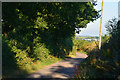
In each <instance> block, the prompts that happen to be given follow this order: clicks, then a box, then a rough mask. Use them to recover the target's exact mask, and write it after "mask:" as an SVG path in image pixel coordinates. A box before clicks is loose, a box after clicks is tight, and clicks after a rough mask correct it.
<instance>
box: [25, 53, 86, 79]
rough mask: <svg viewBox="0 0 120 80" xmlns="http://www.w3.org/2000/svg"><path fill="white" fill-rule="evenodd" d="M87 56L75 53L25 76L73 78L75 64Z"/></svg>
mask: <svg viewBox="0 0 120 80" xmlns="http://www.w3.org/2000/svg"><path fill="white" fill-rule="evenodd" d="M86 57H87V55H86V54H82V53H76V57H72V58H67V59H65V60H63V61H59V62H57V63H54V64H52V65H49V66H46V67H44V68H43V69H41V70H39V71H37V72H35V73H32V74H30V75H29V76H27V78H63V79H68V78H73V77H74V76H75V73H76V65H78V64H80V62H81V61H82V60H83V59H85V58H86Z"/></svg>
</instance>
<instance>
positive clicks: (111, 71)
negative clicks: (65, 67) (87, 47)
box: [76, 19, 120, 79]
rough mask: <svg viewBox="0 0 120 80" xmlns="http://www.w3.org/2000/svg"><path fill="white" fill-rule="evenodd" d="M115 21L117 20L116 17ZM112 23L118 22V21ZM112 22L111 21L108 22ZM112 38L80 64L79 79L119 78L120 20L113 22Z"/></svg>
mask: <svg viewBox="0 0 120 80" xmlns="http://www.w3.org/2000/svg"><path fill="white" fill-rule="evenodd" d="M114 21H116V20H115V19H114ZM114 21H113V22H112V23H116V22H114ZM108 23H109V24H111V22H110V21H109V22H108ZM110 27H112V28H111V29H114V30H110V31H111V32H110V38H109V40H106V42H104V43H103V45H102V48H101V50H97V49H96V50H93V51H91V52H90V54H89V56H88V58H87V59H86V60H84V61H83V62H82V63H80V65H79V69H78V71H79V72H78V73H77V75H76V78H77V79H98V78H113V79H118V77H119V75H120V72H119V71H120V54H119V53H120V45H119V41H120V36H119V34H120V30H119V29H120V21H118V22H117V24H111V25H109V27H108V28H110Z"/></svg>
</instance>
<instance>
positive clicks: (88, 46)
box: [74, 40, 98, 53]
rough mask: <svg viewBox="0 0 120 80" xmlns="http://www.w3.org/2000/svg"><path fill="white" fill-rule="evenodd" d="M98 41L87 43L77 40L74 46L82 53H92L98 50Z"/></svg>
mask: <svg viewBox="0 0 120 80" xmlns="http://www.w3.org/2000/svg"><path fill="white" fill-rule="evenodd" d="M97 44H98V41H91V42H90V41H86V40H75V42H74V45H75V46H76V49H77V51H80V52H87V53H89V52H91V51H92V50H93V49H95V48H97Z"/></svg>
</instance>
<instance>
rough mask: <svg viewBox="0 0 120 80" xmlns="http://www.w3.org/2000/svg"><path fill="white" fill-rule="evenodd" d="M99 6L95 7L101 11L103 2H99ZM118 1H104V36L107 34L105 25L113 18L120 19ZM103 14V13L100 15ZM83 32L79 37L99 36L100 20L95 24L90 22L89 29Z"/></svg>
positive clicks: (83, 29)
mask: <svg viewBox="0 0 120 80" xmlns="http://www.w3.org/2000/svg"><path fill="white" fill-rule="evenodd" d="M97 1H98V2H97V6H95V9H97V10H100V9H101V4H102V2H101V1H102V0H97ZM118 1H119V0H104V3H103V18H102V35H105V34H107V31H106V28H105V24H106V23H107V21H108V20H110V19H112V18H118ZM100 14H101V13H100ZM80 30H81V32H80V33H79V34H76V35H79V36H99V30H100V18H99V19H97V20H96V21H94V22H90V23H88V24H87V28H82V29H80Z"/></svg>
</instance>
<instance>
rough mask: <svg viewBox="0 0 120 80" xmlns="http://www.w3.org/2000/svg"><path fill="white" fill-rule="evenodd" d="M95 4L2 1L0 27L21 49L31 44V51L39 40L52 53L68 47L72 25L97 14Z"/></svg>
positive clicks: (84, 22)
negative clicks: (0, 25)
mask: <svg viewBox="0 0 120 80" xmlns="http://www.w3.org/2000/svg"><path fill="white" fill-rule="evenodd" d="M94 5H95V3H92V2H81V3H79V2H78V3H77V2H74V3H68V2H66V3H63V2H47V3H40V2H33V3H26V2H17V3H15V2H10V3H3V5H2V10H3V12H2V14H3V17H2V18H3V23H2V26H3V28H2V31H3V34H4V35H5V36H9V39H12V40H16V41H17V42H18V43H17V44H16V45H15V46H17V47H18V48H20V49H23V50H24V49H26V47H28V46H30V50H31V51H30V53H32V52H33V50H34V46H35V45H36V44H37V43H39V42H41V43H45V44H46V45H47V47H48V48H51V49H50V50H51V51H54V52H55V53H57V52H59V50H60V51H61V50H63V49H64V48H65V49H66V50H67V51H69V50H71V47H72V44H70V45H68V44H69V43H72V37H73V36H74V34H75V29H77V30H79V28H83V27H86V25H87V23H89V22H90V21H94V20H96V19H97V18H99V14H98V11H96V10H95V9H94V7H93V6H94ZM76 32H79V31H76ZM66 46H67V47H66Z"/></svg>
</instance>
